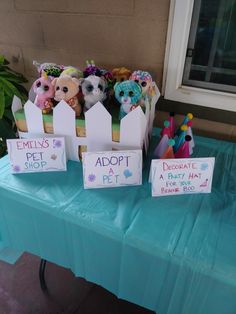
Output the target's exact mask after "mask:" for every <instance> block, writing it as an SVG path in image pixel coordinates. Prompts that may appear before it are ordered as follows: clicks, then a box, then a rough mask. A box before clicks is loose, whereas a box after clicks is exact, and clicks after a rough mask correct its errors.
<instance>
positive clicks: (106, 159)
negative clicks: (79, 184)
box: [83, 150, 142, 189]
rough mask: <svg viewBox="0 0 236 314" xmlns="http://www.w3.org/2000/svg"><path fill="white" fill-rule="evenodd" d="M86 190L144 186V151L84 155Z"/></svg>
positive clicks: (88, 153) (89, 153)
mask: <svg viewBox="0 0 236 314" xmlns="http://www.w3.org/2000/svg"><path fill="white" fill-rule="evenodd" d="M83 175H84V188H85V189H92V188H109V187H119V186H129V185H140V184H142V151H141V150H129V151H128V150H127V151H107V152H87V153H83Z"/></svg>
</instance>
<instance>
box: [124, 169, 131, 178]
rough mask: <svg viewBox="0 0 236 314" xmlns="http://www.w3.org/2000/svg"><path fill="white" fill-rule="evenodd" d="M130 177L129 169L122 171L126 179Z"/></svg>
mask: <svg viewBox="0 0 236 314" xmlns="http://www.w3.org/2000/svg"><path fill="white" fill-rule="evenodd" d="M132 175H133V173H132V172H131V171H130V170H129V169H125V170H124V176H125V178H126V179H128V178H129V177H132Z"/></svg>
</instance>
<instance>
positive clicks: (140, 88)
mask: <svg viewBox="0 0 236 314" xmlns="http://www.w3.org/2000/svg"><path fill="white" fill-rule="evenodd" d="M135 83H136V82H135ZM136 84H137V85H138V87H139V90H140V93H142V91H143V90H142V86H141V85H140V84H139V83H136Z"/></svg>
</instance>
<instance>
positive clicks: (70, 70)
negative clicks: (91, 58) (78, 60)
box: [60, 66, 83, 79]
mask: <svg viewBox="0 0 236 314" xmlns="http://www.w3.org/2000/svg"><path fill="white" fill-rule="evenodd" d="M64 75H69V76H71V77H76V78H77V79H79V78H82V77H83V72H82V71H80V70H79V69H77V68H75V67H72V66H66V67H64V70H63V71H62V73H61V74H60V76H64Z"/></svg>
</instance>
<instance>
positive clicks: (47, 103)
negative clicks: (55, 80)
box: [33, 71, 54, 113]
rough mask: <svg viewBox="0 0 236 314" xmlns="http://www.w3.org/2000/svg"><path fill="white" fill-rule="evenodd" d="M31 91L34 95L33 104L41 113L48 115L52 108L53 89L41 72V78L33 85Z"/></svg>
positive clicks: (45, 75) (48, 79)
mask: <svg viewBox="0 0 236 314" xmlns="http://www.w3.org/2000/svg"><path fill="white" fill-rule="evenodd" d="M33 90H34V92H35V94H36V97H35V101H34V104H35V105H36V106H37V107H39V108H40V109H41V110H42V112H43V113H49V112H50V111H51V110H52V107H53V101H52V99H53V97H54V87H53V85H52V82H51V79H50V78H48V76H47V74H46V73H45V72H44V71H43V72H42V76H41V77H40V78H39V79H37V80H36V81H35V82H34V84H33Z"/></svg>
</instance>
